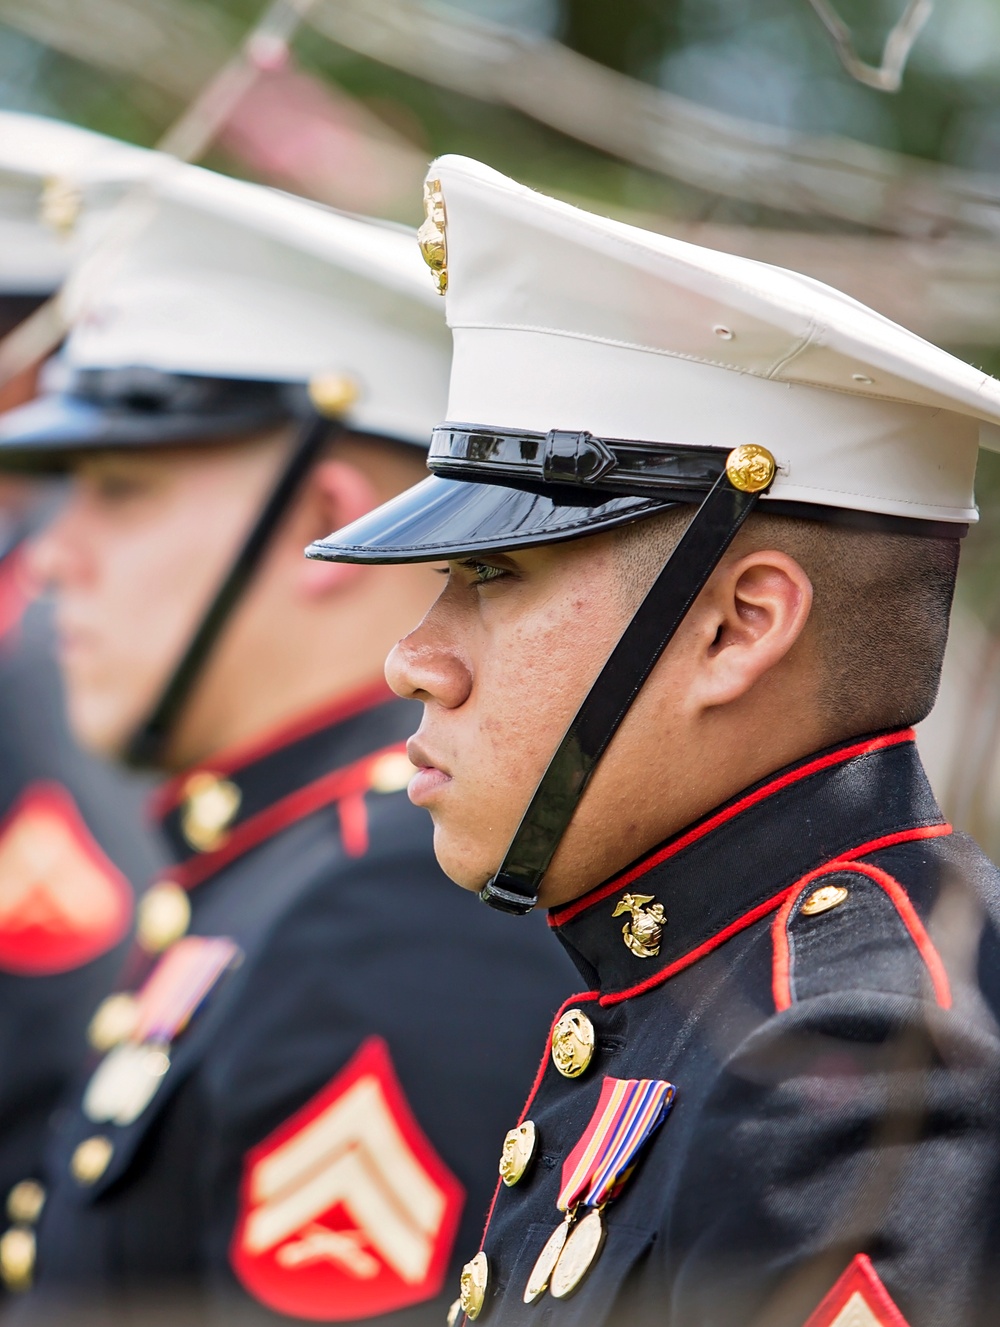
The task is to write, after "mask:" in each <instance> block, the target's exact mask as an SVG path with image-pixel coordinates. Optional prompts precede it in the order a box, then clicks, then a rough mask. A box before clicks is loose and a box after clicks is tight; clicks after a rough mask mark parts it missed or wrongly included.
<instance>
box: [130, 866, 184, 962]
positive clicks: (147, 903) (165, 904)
mask: <svg viewBox="0 0 1000 1327" xmlns="http://www.w3.org/2000/svg"><path fill="white" fill-rule="evenodd" d="M190 925H191V902H190V900H189V899H188V896H187V894H186V893H185V892H184V890H183V889H181V887H180V885H175V884H174V882H173V881H172V880H163V881H161V883H160V884H158V885H153V887H152V889H149V890H147V891H146V893H145V894H144V895H143V896H142V898H141V899H140V900H139V909H138V916H137V920H136V934H137V935H138V937H139V943H140V944H141V945H142V947H143V949H145V950H146V952H147V953H149V954H159V953H161V952H162V951H163V950H164V949H169V948H170V946H171V945H172V944H173V943H174V941H175V940H179V939H180V938H181V936H182V935H186V934H187V928H188V927H189V926H190Z"/></svg>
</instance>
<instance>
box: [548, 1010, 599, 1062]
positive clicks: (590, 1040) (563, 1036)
mask: <svg viewBox="0 0 1000 1327" xmlns="http://www.w3.org/2000/svg"><path fill="white" fill-rule="evenodd" d="M593 1058H594V1025H593V1023H592V1022H591V1021H590V1019H589V1018H588V1017H587V1015H586V1014H585V1013H584V1012H583V1010H582V1009H567V1010H566V1012H565V1013H564V1014H563V1016H562V1018H560V1020H559V1022H558V1023H557V1024H556V1025H555V1028H554V1029H553V1032H552V1063H553V1064H554V1065H555V1067H556V1068H557V1069H558V1070H559V1072H560V1073H561V1074H562V1076H563V1078H579V1077H580V1075H581V1074H582V1073H583V1071H584V1069H586V1067H587V1065H588V1064H589V1063H590V1061H591V1060H592V1059H593Z"/></svg>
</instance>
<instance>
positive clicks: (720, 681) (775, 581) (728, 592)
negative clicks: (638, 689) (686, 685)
mask: <svg viewBox="0 0 1000 1327" xmlns="http://www.w3.org/2000/svg"><path fill="white" fill-rule="evenodd" d="M812 600H813V588H812V582H811V581H810V580H809V577H808V576H807V575H806V573H805V572H804V571H803V570H802V568H801V567H800V566H799V564H798V563H797V562H796V561H795V559H794V558H791V557H789V556H788V554H787V553H780V552H777V551H776V550H767V551H761V552H754V553H748V554H746V555H745V556H743V557H741V558H739V559H737V560H735V561H733V562H730V563H726V562H724V563H723V564H722V566H720V567H719V568H718V569H717V570H716V572H715V573H714V574H713V576H712V578H711V580H710V581H709V583H708V585H707V586H706V588H705V592H704V597H703V601H702V605H701V607H702V612H700V613H699V614H698V616H699V618H700V619H701V622H700V623H699V626H700V630H699V632H698V645H697V649H698V651H699V655H700V657H699V658H698V661H697V662H698V667H697V669H696V670H695V671H696V678H695V684H694V692H695V694H694V700H695V703H696V704H697V705H698V706H699V708H702V709H709V708H711V707H714V706H717V705H728V704H732V703H733V702H734V701H738V700H740V699H741V698H742V697H743V696H745V695H746V694H747V693H748V692H749V691H750V690H751V689H752V688H753V687H754V686H755V685H756V684H757V683H758V682H759V681H760V680H761V679H762V678H763V677H764V676H765V675H766V674H767V673H769V672H770V671H771V670H772V669H773V668H775V667H777V666H778V664H780V663H781V662H782V660H784V659H785V658H786V656H787V655H788V654H789V653H790V651H791V649H792V647H793V646H794V645H795V643H796V641H798V640H799V638H800V637H801V635H802V632H803V630H804V628H805V625H806V622H807V620H808V618H809V613H810V610H811V608H812Z"/></svg>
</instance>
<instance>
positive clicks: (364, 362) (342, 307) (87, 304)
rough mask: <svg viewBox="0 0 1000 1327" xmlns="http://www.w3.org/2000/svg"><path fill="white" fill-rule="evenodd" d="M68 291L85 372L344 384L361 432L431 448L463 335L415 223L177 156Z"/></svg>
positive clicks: (113, 224) (69, 349)
mask: <svg viewBox="0 0 1000 1327" xmlns="http://www.w3.org/2000/svg"><path fill="white" fill-rule="evenodd" d="M144 192H145V195H146V196H145V197H144V198H141V199H138V200H136V199H130V200H128V201H127V204H126V205H125V206H123V207H119V208H118V209H117V210H116V213H115V215H113V216H112V217H111V218H110V220H109V223H108V225H107V226H105V227H102V228H101V239H100V242H99V243H98V244H97V245H96V246H95V247H94V248H93V250H92V251H91V252H90V253H88V254H87V255H86V256H85V258H84V259H83V261H82V262H81V263H80V264H79V265H78V267H77V268H75V269H74V271H73V273H72V274H71V277H70V279H69V280H68V282H67V285H66V288H65V290H64V292H63V297H62V298H63V302H64V307H65V309H66V311H67V314H68V317H69V320H70V324H71V329H72V330H71V333H70V336H69V338H68V341H67V343H66V347H65V359H66V362H67V364H68V366H69V367H70V368H71V369H82V370H87V369H116V368H136V367H141V368H149V369H155V370H158V371H160V372H165V373H176V374H195V375H204V376H207V377H213V378H228V379H253V380H258V381H264V382H289V383H309V382H310V380H313V379H323V378H325V379H327V380H328V381H330V380H340V381H343V382H345V383H347V384H348V385H349V388H350V390H349V395H350V396H351V397H353V398H354V399H353V404H352V405H351V406H350V407H349V408H348V409H347V411H346V413H345V414H344V415H343V418H344V419H345V421H346V422H347V423H348V424H349V425H351V426H353V427H356V428H359V429H364V430H367V431H370V432H375V433H381V434H387V435H389V436H393V437H398V438H403V439H406V440H413V441H416V442H420V443H422V444H424V445H426V443H427V440H428V438H429V435H430V430H431V429H432V427H433V426H434V425H435V424H436V423H438V422H439V421H440V419H441V418H442V415H443V412H444V405H445V398H446V392H447V382H448V367H449V360H450V353H451V338H450V336H449V334H448V329H447V326H446V325H445V321H444V317H443V315H442V310H441V307H440V301H439V300H438V298H437V296H436V295H435V294H434V292H433V290H432V289H431V287H430V285H429V284H428V281H427V270H426V268H425V267H424V265H423V263H422V262H421V259H420V255H419V252H418V250H417V245H416V243H415V241H414V237H413V232H412V231H410V230H407V229H405V228H403V227H397V226H390V225H385V224H381V223H378V222H371V221H365V220H360V219H358V218H355V217H351V216H345V215H344V214H342V213H339V212H335V211H333V210H332V209H329V208H326V207H323V206H321V205H320V204H317V203H312V202H308V201H306V200H304V199H301V198H297V197H293V196H292V195H290V194H284V193H280V192H278V191H277V190H274V189H270V188H266V187H264V186H262V185H256V184H249V183H246V182H245V181H241V180H234V179H231V178H229V177H227V176H222V175H218V174H215V173H214V172H211V171H206V170H202V169H199V168H198V167H194V166H186V165H183V164H181V163H173V164H172V165H171V167H170V169H168V170H165V171H163V172H158V173H157V174H156V176H155V178H153V179H151V180H150V181H149V182H148V185H147V188H146V190H145V191H144Z"/></svg>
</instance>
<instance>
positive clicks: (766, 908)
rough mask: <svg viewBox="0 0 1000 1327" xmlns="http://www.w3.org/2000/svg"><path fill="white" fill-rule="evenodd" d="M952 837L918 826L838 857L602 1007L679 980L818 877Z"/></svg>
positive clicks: (947, 830) (944, 828) (939, 828)
mask: <svg viewBox="0 0 1000 1327" xmlns="http://www.w3.org/2000/svg"><path fill="white" fill-rule="evenodd" d="M952 833H954V830H953V829H952V827H951V825H949V824H947V823H945V824H940V825H917V826H915V827H914V828H913V829H901V830H898V831H897V832H896V833H895V834H886V835H884V836H883V837H882V838H880V839H871V840H870V841H869V842H868V843H861V844H859V845H858V846H857V847H856V848H851V849H850V850H849V851H848V852H841V853H838V854H837V856H836V857H834V858H832V859H831V860H830V861H828V862H825V863H824V864H823V865H822V866H819V867H817V868H816V870H815V871H812V872H810V874H809V875H807V876H804V877H803V879H802V880H799V881H797V882H796V883H795V884H794V885H788V886H787V887H786V888H785V889H782V890H780V891H779V892H778V893H777V894H774V895H772V896H771V898H769V899H765V900H764V902H763V903H759V904H758V905H757V907H755V908H751V909H750V911H749V912H745V913H744V914H743V916H742V917H737V919H736V920H735V921H733V922H730V923H729V925H728V926H724V927H723V928H722V930H721V931H717V932H716V933H715V935H713V936H711V937H710V938H709V939H708V940H704V941H703V942H702V943H701V944H700V945H698V946H697V947H696V948H695V949H691V950H689V951H688V953H686V954H682V955H681V957H680V958H677V959H674V961H673V963H670V964H669V965H668V966H667V967H665V968H663V969H662V970H661V971H660V972H654V973H653V975H652V976H651V977H647V978H646V980H645V981H640V982H638V983H637V984H636V985H635V986H629V987H628V988H627V989H626V990H624V991H610V992H609V993H608V994H607V995H602V996H601V997H600V1004H602V1005H604V1006H607V1005H614V1004H621V1003H622V1001H623V1000H631V999H632V997H633V996H635V995H643V994H644V993H645V992H646V991H651V990H653V989H654V988H655V987H657V986H662V985H663V983H664V982H665V981H669V980H670V978H671V977H675V976H676V975H677V973H678V972H683V971H684V969H685V968H690V967H692V966H693V965H694V964H695V963H697V962H698V960H699V959H701V958H704V957H705V955H706V954H710V953H711V952H712V950H713V949H718V948H719V946H720V945H724V944H725V943H726V941H727V940H731V939H732V937H733V936H734V935H739V933H740V931H745V930H746V929H747V927H748V926H753V924H754V922H758V921H760V919H761V918H762V917H766V916H767V915H768V914H769V913H772V912H775V911H777V909H778V908H780V907H781V905H782V904H783V903H785V902H787V901H788V898H789V896H790V895H793V894H796V895H797V894H798V893H799V891H800V890H801V888H802V885H803V883H804V881H807V880H811V879H812V877H813V876H815V875H820V874H822V873H823V872H826V871H833V870H836V869H837V868H838V867H839V866H842V865H846V864H847V863H849V862H855V861H857V860H858V858H859V857H867V856H868V855H869V854H870V853H873V852H881V850H882V849H883V848H893V847H895V846H896V844H898V843H912V842H914V841H916V840H919V839H939V838H944V837H946V836H947V835H949V834H952ZM859 869H860V868H859ZM914 915H915V914H914Z"/></svg>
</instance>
